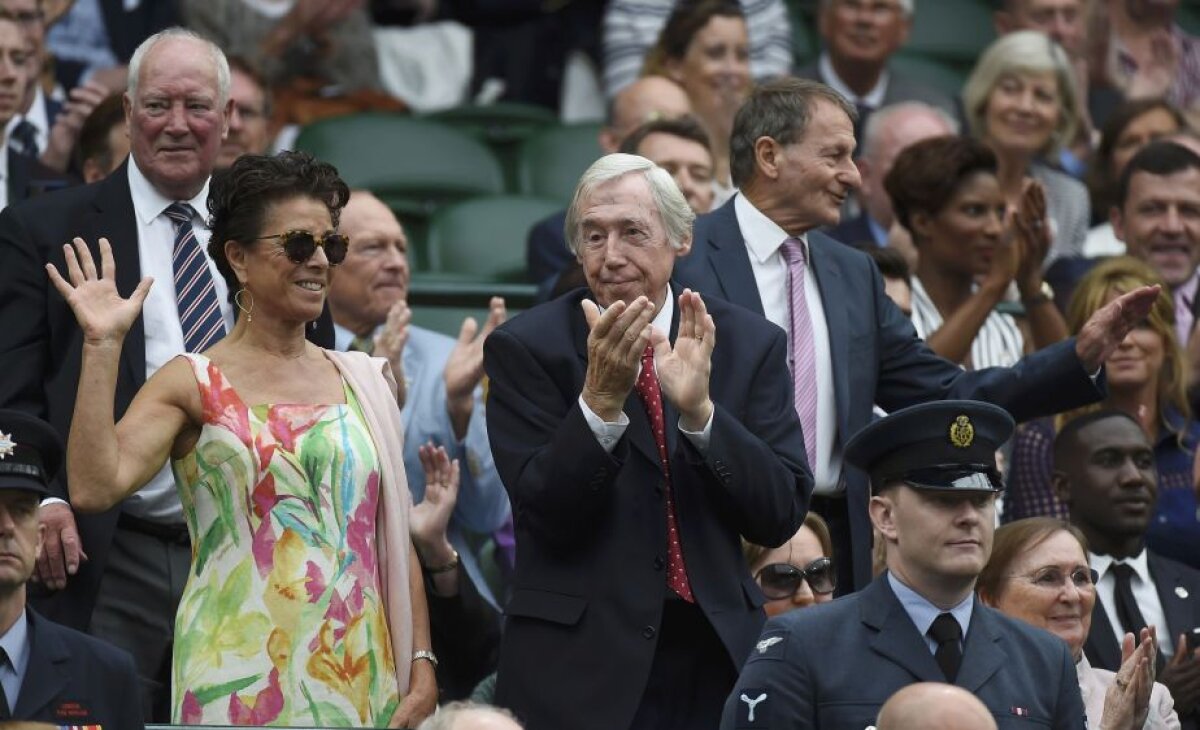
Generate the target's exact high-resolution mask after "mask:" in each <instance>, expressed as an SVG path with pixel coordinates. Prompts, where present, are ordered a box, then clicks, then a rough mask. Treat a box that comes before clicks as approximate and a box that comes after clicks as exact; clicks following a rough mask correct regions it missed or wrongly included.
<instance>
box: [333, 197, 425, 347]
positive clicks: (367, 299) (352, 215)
mask: <svg viewBox="0 0 1200 730" xmlns="http://www.w3.org/2000/svg"><path fill="white" fill-rule="evenodd" d="M338 229H339V230H340V231H341V232H342V233H344V234H346V235H347V236H348V237H349V238H350V250H349V251H348V252H347V254H346V260H345V261H343V262H342V264H341V266H338V267H337V268H336V269H334V272H333V278H332V279H331V280H330V282H329V311H330V313H331V314H332V315H333V321H334V323H335V324H337V325H338V326H340V327H344V328H346V329H348V330H350V331H351V332H353V333H354V334H356V335H363V334H364V333H369V332H372V331H374V329H375V328H376V327H378V326H379V325H381V324H383V322H384V321H385V320H386V319H387V315H388V312H389V311H390V310H391V308H392V305H394V304H395V303H396V302H398V301H400V300H401V299H406V298H407V297H408V281H409V269H408V238H407V237H406V236H405V235H404V229H403V228H401V227H400V221H399V220H397V219H396V216H395V214H393V213H392V211H391V209H390V208H388V207H387V205H386V204H384V202H383V201H381V200H380V199H379V198H377V197H375V196H374V195H372V194H371V193H369V192H367V191H366V190H355V191H354V192H352V193H351V194H350V202H349V203H347V204H346V207H345V208H343V209H342V216H341V220H340V222H339V224H338Z"/></svg>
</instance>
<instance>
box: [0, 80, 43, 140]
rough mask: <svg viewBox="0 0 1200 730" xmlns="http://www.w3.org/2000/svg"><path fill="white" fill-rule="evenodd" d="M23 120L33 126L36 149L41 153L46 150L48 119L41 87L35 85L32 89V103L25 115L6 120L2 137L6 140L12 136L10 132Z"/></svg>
mask: <svg viewBox="0 0 1200 730" xmlns="http://www.w3.org/2000/svg"><path fill="white" fill-rule="evenodd" d="M21 120H25V121H27V122H29V123H30V124H32V125H33V128H34V130H36V131H37V139H36V141H37V147H38V150H39V151H41V150H43V149H45V148H46V140H47V139H48V138H49V136H50V119H49V117H47V116H46V94H45V93H44V92H43V91H42V85H41V84H36V85H35V86H34V89H33V103H32V104H30V105H29V111H28V112H27V113H25V114H17V115H16V116H14V117H13V118H12V119H9V120H8V125H7V126H5V127H4V137H5V139H6V140H7V139H8V138H9V137H11V136H12V131H13V130H14V129H16V127H17V125H18V124H20V123H21Z"/></svg>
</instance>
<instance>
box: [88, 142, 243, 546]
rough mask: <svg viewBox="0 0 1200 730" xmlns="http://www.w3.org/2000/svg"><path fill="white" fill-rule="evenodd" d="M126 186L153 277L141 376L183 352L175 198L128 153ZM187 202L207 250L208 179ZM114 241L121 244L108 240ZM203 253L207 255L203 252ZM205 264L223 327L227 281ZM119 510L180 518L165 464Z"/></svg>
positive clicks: (228, 308) (229, 314)
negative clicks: (171, 214)
mask: <svg viewBox="0 0 1200 730" xmlns="http://www.w3.org/2000/svg"><path fill="white" fill-rule="evenodd" d="M129 192H130V193H131V194H132V195H133V210H134V215H135V217H136V218H137V231H138V241H137V246H138V259H139V261H140V263H141V269H142V276H152V277H154V286H152V287H150V293H149V295H147V296H146V303H145V304H144V305H143V306H142V322H143V325H144V330H145V337H146V378H147V379H149V378H150V376H152V375H154V373H155V372H157V371H158V369H159V368H161V367H162V366H163V365H166V364H167V362H168V361H170V360H171V359H172V358H174V357H175V356H176V355H179V354H180V353H182V352H184V341H183V325H181V324H180V322H179V307H178V305H177V304H176V301H175V286H174V284H173V282H174V281H175V269H174V267H173V265H172V255H173V253H174V248H175V225H174V223H172V221H171V219H169V218H167V216H166V215H164V214H163V211H164V210H166V208H167V206H169V205H171V203H174V202H176V201H174V200H172V199H171V198H167V197H164V196H163V195H162V193H160V192H158V191H157V190H155V189H154V186H153V185H151V184H150V181H149V180H147V179H146V176H145V175H143V174H142V171H141V170H139V169H138V166H137V162H136V161H135V160H134V159H133V158H132V157H130V158H129ZM179 202H184V203H189V204H190V205H191V206H192V208H193V209H194V210H195V211H196V216H195V217H194V218H193V219H192V230H193V231H194V232H195V235H196V243H198V244H200V247H201V248H203V249H205V250H207V248H208V238H209V235H210V231H209V229H208V182H205V183H204V187H203V188H201V189H200V192H198V193H196V195H195V197H193V198H192V199H191V200H185V201H179ZM112 243H113V245H114V246H120V245H124V242H123V241H113V242H112ZM205 258H206V259H207V258H208V257H207V256H206V257H205ZM208 270H209V273H211V274H212V277H213V283H214V284H215V285H216V290H217V300H218V301H219V302H220V303H221V315H222V316H223V317H224V318H225V328H226V331H229V330H231V329H233V306H232V305H231V304H230V302H229V287H228V286H227V285H226V284H225V279H224V277H222V276H221V274H220V272H218V271H217V266H216V264H214V263H213V262H212V260H211V259H208ZM123 509H124V511H126V512H129V513H130V514H133V515H134V516H136V517H141V518H143V519H147V520H151V521H154V522H160V523H168V524H179V525H182V524H183V508H182V506H181V505H180V503H179V496H178V494H176V492H175V480H174V478H173V477H172V476H171V467H170V465H169V464H168V465H166V466H164V467H163V468H162V470H160V471H159V472H158V474H155V475H154V478H153V479H151V480H150V481H149V482H148V483H147V484H146V486H144V487H142V488H141V489H140V490H138V491H137V492H136V493H135V494H134V495H133V496H131V497H130V498H129V499H128V500H127V501H126V502H125V506H124V508H123Z"/></svg>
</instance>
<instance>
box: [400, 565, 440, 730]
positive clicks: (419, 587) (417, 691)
mask: <svg viewBox="0 0 1200 730" xmlns="http://www.w3.org/2000/svg"><path fill="white" fill-rule="evenodd" d="M408 590H409V594H410V597H411V602H412V629H413V642H412V645H413V653H414V655H415V654H416V652H419V651H425V652H429V651H430V649H431V647H432V646H433V644H432V642H431V640H430V638H429V604H428V603H426V602H425V581H424V579H423V578H422V576H421V563H420V561H418V560H417V551H416V548H415V547H414V548H413V549H412V550H409V551H408ZM410 660H411V661H412V673H411V674H410V675H409V680H408V694H406V695H405V696H404V700H403V701H401V702H400V706H399V707H397V708H396V712H395V714H393V715H392V721H391V723H390V724H391V727H416V726H417V725H419V724H421V721H422V720H424V719H425V718H427V717H429V716H430V715H432V714H433V711H434V710H435V709H436V708H437V700H438V688H437V678H436V677H435V676H434V672H433V662H431V661H429V660H428V659H424V658H421V659H414V658H412V657H400V656H398V657H396V661H397V662H403V661H410Z"/></svg>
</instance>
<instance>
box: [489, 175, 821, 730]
mask: <svg viewBox="0 0 1200 730" xmlns="http://www.w3.org/2000/svg"><path fill="white" fill-rule="evenodd" d="M694 217H695V214H694V213H693V212H692V210H691V208H690V207H689V206H688V203H687V200H686V199H685V198H684V196H683V194H682V193H681V192H680V190H679V187H678V186H677V185H676V184H675V182H674V181H673V180H672V179H671V176H670V174H668V173H667V172H666V170H663V169H662V168H660V167H658V166H657V165H655V164H654V163H652V162H650V161H649V160H647V159H645V158H643V157H639V156H636V155H626V154H614V155H608V156H606V157H603V158H601V159H600V160H599V161H597V162H596V163H595V164H593V165H592V166H591V167H590V168H589V169H588V171H587V172H586V173H584V175H583V178H582V179H581V180H580V182H579V185H578V187H577V188H576V191H575V195H574V198H573V202H572V204H571V207H570V208H569V209H568V211H567V223H566V230H567V231H568V237H569V241H570V245H571V247H572V249H573V251H574V252H575V256H576V258H577V259H578V260H579V262H580V264H581V265H582V266H583V271H584V276H585V278H586V280H587V285H588V288H587V289H579V290H577V291H576V292H575V293H574V294H572V295H566V296H563V297H560V298H558V299H555V300H554V301H551V302H549V303H547V304H543V305H541V306H538V307H534V308H533V309H530V310H529V311H527V312H525V313H523V314H522V315H521V316H520V317H516V318H514V319H512V320H510V321H509V322H507V323H506V324H504V325H501V326H500V327H499V328H497V329H496V330H495V331H494V332H493V333H492V334H491V336H490V337H488V339H487V340H486V342H485V343H484V369H485V371H486V372H487V375H488V377H489V378H490V381H489V382H490V389H489V395H488V405H487V417H488V434H489V437H490V441H491V446H492V452H493V456H494V458H495V462H496V468H497V470H498V471H499V472H500V478H501V479H502V480H503V482H504V486H505V488H506V489H507V490H508V493H509V498H510V500H511V502H512V505H513V515H514V517H515V528H516V539H517V554H518V555H519V559H518V560H517V566H516V573H515V575H514V578H513V585H514V586H515V589H514V591H513V595H512V599H511V600H510V601H509V603H508V606H507V610H506V615H507V625H506V627H505V632H504V637H503V639H502V643H501V649H500V668H499V673H498V683H497V686H496V701H497V704H499V705H501V706H504V707H508V708H510V709H512V710H513V711H514V713H515V714H516V715H517V716H518V717H520V718H521V719H522V720H523V721H524V722H526V723H527V727H529V728H530V730H550V729H551V728H563V727H570V728H576V729H578V730H616V729H618V728H619V729H622V730H623V729H626V728H639V729H641V728H646V729H649V728H654V729H655V730H662V729H667V730H670V729H671V728H680V729H681V730H682V729H684V728H700V727H710V728H711V727H715V726H716V724H717V719H718V718H719V716H720V713H721V706H722V702H723V700H724V697H725V695H727V694H728V692H729V690H730V688H732V686H733V682H734V679H735V678H736V674H737V668H738V667H739V666H740V665H741V663H742V662H743V661H744V660H745V658H746V656H747V655H748V654H749V653H750V651H751V649H752V648H753V644H754V637H755V636H756V634H757V630H758V628H759V627H761V626H762V623H763V620H764V616H763V612H762V610H761V608H760V607H761V605H762V603H763V596H762V592H761V591H760V590H759V589H758V587H757V586H756V585H755V584H754V581H753V579H752V578H751V577H750V574H749V572H748V570H747V568H746V564H745V561H744V560H743V558H742V553H741V538H740V537H739V536H740V535H744V536H745V537H746V539H748V540H751V541H753V542H755V543H758V544H760V545H772V546H775V545H780V544H782V543H784V542H785V541H786V540H787V539H788V538H790V537H791V536H792V535H793V534H795V532H796V530H797V529H799V527H800V524H801V523H802V522H803V520H804V515H805V512H806V511H807V507H808V495H809V492H810V491H811V489H812V474H811V472H810V471H809V469H808V467H807V466H806V462H805V459H804V439H803V436H802V434H801V432H800V424H799V421H798V420H797V417H796V414H795V410H794V408H792V406H791V403H792V399H791V389H790V386H789V383H790V376H789V375H788V371H787V358H786V351H787V346H786V342H785V339H784V336H783V332H782V330H780V329H778V328H777V327H775V326H773V325H771V324H769V323H767V322H766V321H765V320H763V319H762V318H760V317H757V316H755V315H752V314H751V313H749V312H747V311H745V310H742V309H740V308H738V307H735V306H730V305H727V304H724V303H721V302H719V301H715V300H714V301H711V302H709V301H706V300H702V299H701V297H700V295H699V294H698V293H696V292H693V291H690V290H687V289H680V288H679V287H678V286H674V285H672V284H671V275H672V270H673V269H674V267H675V262H676V260H677V259H678V257H680V256H683V255H686V254H687V253H688V251H689V250H690V249H691V244H692V220H693V219H694Z"/></svg>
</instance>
